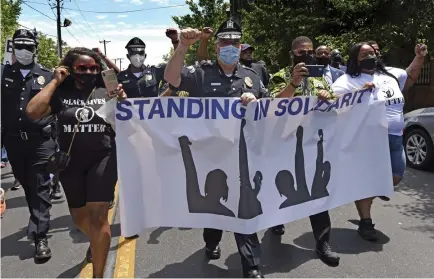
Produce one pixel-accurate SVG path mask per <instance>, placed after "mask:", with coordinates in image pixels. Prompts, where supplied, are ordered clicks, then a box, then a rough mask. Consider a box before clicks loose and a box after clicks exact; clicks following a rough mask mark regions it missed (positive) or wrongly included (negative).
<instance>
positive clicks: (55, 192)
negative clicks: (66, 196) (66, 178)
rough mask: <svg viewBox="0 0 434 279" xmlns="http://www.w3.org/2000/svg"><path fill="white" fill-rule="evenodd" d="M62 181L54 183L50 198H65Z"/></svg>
mask: <svg viewBox="0 0 434 279" xmlns="http://www.w3.org/2000/svg"><path fill="white" fill-rule="evenodd" d="M60 185H61V184H60V182H57V183H56V184H54V185H53V188H52V189H51V193H50V198H51V199H53V200H60V199H61V198H63V193H62V188H61V187H60Z"/></svg>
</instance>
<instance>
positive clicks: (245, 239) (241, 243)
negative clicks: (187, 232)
mask: <svg viewBox="0 0 434 279" xmlns="http://www.w3.org/2000/svg"><path fill="white" fill-rule="evenodd" d="M234 235H235V241H236V242H237V247H238V253H240V256H241V265H242V267H243V271H244V272H248V271H249V270H251V269H252V268H256V267H257V266H259V264H260V260H261V244H260V243H259V239H258V235H257V234H256V233H254V234H249V235H246V234H239V233H234ZM222 236H223V231H221V230H216V229H204V230H203V240H204V241H205V243H206V246H207V247H209V248H211V249H213V248H214V247H216V246H217V245H218V244H219V243H220V241H221V240H222Z"/></svg>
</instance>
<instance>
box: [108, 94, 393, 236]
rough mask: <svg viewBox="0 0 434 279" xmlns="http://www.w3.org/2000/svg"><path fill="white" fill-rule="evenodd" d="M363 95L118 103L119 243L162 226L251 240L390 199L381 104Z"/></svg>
mask: <svg viewBox="0 0 434 279" xmlns="http://www.w3.org/2000/svg"><path fill="white" fill-rule="evenodd" d="M370 96H371V94H370V91H369V90H363V91H359V92H354V93H348V94H345V95H343V96H342V97H340V98H339V99H337V100H335V101H332V102H327V101H326V102H322V101H318V99H317V98H316V97H300V98H291V99H274V100H272V99H262V100H259V101H257V102H251V103H250V104H249V105H248V106H247V107H243V106H241V104H240V102H239V99H238V98H216V99H214V98H208V99H206V98H204V99H194V98H148V99H127V100H125V101H122V102H119V103H118V104H117V111H116V134H117V137H116V141H117V148H118V153H117V154H118V155H117V158H118V170H119V183H120V206H121V210H120V212H121V222H122V227H121V229H122V235H124V236H131V235H134V234H138V233H140V232H141V231H142V230H143V229H145V228H151V227H160V226H168V227H191V228H216V229H221V230H226V231H233V232H238V233H244V234H250V233H254V232H257V231H259V230H263V229H267V228H269V227H272V226H274V225H278V224H285V223H288V222H291V221H294V220H296V219H299V218H304V217H307V216H309V215H312V214H316V213H319V212H322V211H325V210H329V209H332V208H335V207H338V206H341V205H344V204H346V203H350V202H352V201H354V200H358V199H362V198H367V197H372V196H388V195H391V194H392V192H393V186H392V175H391V174H392V171H391V164H390V157H389V154H388V152H384V150H388V148H389V147H388V136H387V122H386V120H385V119H386V118H385V115H386V113H385V110H386V109H385V105H384V103H385V101H384V100H383V101H380V100H379V101H374V100H372V99H371V98H370ZM374 162H375V163H374Z"/></svg>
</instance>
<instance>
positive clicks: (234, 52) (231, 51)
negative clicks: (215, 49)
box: [219, 45, 240, 65]
mask: <svg viewBox="0 0 434 279" xmlns="http://www.w3.org/2000/svg"><path fill="white" fill-rule="evenodd" d="M219 58H220V60H221V61H222V62H223V63H224V64H226V65H234V64H235V63H237V62H238V60H239V59H240V49H239V48H237V47H234V46H232V45H229V46H224V47H221V48H220V54H219Z"/></svg>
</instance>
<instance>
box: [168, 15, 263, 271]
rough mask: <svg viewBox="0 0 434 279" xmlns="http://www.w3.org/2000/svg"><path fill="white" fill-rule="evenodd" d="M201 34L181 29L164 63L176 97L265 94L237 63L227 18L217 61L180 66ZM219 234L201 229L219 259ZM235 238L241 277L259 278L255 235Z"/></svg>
mask: <svg viewBox="0 0 434 279" xmlns="http://www.w3.org/2000/svg"><path fill="white" fill-rule="evenodd" d="M203 35H204V34H203V33H202V32H201V31H200V30H197V29H191V28H187V29H184V30H182V31H181V38H180V44H179V46H178V48H177V49H176V51H175V52H174V54H173V56H172V58H171V59H170V61H169V63H168V64H167V66H166V71H165V75H164V78H165V80H166V81H167V82H169V84H170V85H171V86H172V87H175V88H177V95H178V96H189V97H240V98H241V101H242V103H243V104H247V103H248V102H250V101H252V100H255V99H257V98H261V97H267V96H268V92H267V90H266V89H265V87H264V85H263V84H262V82H261V79H260V78H259V76H258V74H257V73H256V72H255V71H254V70H252V69H251V68H248V67H244V66H242V65H240V64H239V57H240V51H241V44H240V39H241V36H242V32H241V27H240V26H239V25H238V24H237V23H236V22H234V21H233V20H231V19H229V20H227V21H225V22H224V23H223V24H222V25H221V26H220V28H219V29H218V31H217V32H216V35H215V36H216V51H217V57H218V59H217V62H216V63H202V65H201V66H200V67H194V66H189V67H184V58H185V55H186V53H187V51H188V49H189V47H190V46H191V45H192V44H194V43H196V42H197V41H198V40H199V39H201V36H203ZM222 234H223V232H222V231H221V230H216V229H204V232H203V238H204V241H205V253H206V256H207V257H208V258H209V259H218V258H220V254H221V251H220V247H219V242H220V240H221V238H222ZM235 240H236V242H237V246H238V251H239V253H240V256H241V263H242V267H243V275H244V277H246V278H263V276H262V274H261V272H260V270H259V265H260V253H261V250H260V243H259V240H258V236H257V235H256V234H251V235H243V234H239V233H235Z"/></svg>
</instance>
